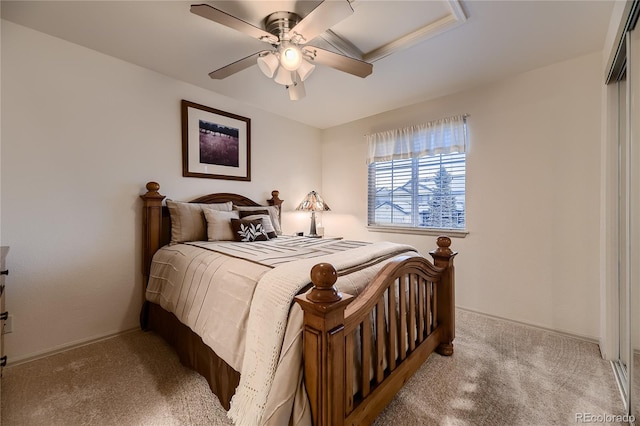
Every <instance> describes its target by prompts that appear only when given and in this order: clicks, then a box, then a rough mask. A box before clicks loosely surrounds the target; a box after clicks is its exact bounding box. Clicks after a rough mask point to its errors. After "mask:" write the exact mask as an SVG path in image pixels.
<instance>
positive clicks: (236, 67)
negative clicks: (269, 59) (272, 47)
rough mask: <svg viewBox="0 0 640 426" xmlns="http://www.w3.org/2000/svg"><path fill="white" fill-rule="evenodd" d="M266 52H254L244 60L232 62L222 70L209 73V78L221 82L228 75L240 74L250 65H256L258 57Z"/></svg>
mask: <svg viewBox="0 0 640 426" xmlns="http://www.w3.org/2000/svg"><path fill="white" fill-rule="evenodd" d="M266 52H268V51H267V50H262V51H260V52H256V53H254V54H253V55H249V56H247V57H246V58H242V59H240V60H238V61H235V62H232V63H230V64H229V65H226V66H224V67H222V68H218V69H217V70H215V71H211V72H210V73H209V77H211V78H213V79H215V80H222V79H223V78H227V77H229V76H230V75H233V74H235V73H237V72H240V71H242V70H244V69H247V68H249V67H250V66H252V65H256V64H257V60H258V56H260V55H261V54H263V53H266Z"/></svg>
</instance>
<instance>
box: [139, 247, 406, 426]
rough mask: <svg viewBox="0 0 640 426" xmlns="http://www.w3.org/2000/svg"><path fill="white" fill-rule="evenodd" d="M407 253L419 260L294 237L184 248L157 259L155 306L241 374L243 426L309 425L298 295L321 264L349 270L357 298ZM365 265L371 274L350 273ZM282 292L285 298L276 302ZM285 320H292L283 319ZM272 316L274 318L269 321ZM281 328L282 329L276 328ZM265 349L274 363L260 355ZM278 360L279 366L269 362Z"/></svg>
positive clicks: (345, 280)
mask: <svg viewBox="0 0 640 426" xmlns="http://www.w3.org/2000/svg"><path fill="white" fill-rule="evenodd" d="M343 250H346V251H343ZM242 252H244V253H245V254H242ZM407 252H409V253H411V254H414V255H415V254H416V253H415V252H414V251H413V249H412V248H411V247H409V246H404V245H397V244H390V243H378V244H371V245H369V244H364V243H357V242H349V241H331V240H311V239H307V238H292V237H288V238H287V237H278V238H277V239H274V240H270V241H269V242H260V243H258V242H256V243H227V242H225V243H196V244H193V243H189V244H177V245H173V246H167V247H164V248H163V249H161V250H160V251H158V253H156V255H155V256H154V260H153V264H152V269H151V277H150V279H149V285H148V288H147V299H148V300H149V301H151V302H153V303H157V304H159V305H160V306H162V307H163V308H164V309H165V310H167V311H170V312H173V313H174V314H175V315H176V317H177V318H178V319H179V320H180V321H181V322H183V323H184V324H186V325H187V326H189V327H190V328H191V329H192V330H193V331H194V332H195V333H197V334H198V335H199V336H200V337H201V338H202V340H203V341H204V342H205V343H206V344H207V345H208V346H209V347H211V348H212V349H213V350H214V351H215V352H216V354H218V356H220V357H221V358H222V359H224V360H225V361H226V362H227V363H228V364H229V365H230V366H231V367H233V368H234V369H235V370H236V371H239V372H240V373H241V382H240V385H239V387H238V390H237V391H236V392H237V393H236V395H235V396H234V399H233V400H232V406H231V410H230V416H231V417H232V418H233V419H234V421H236V423H238V424H243V425H245V424H277V425H280V424H287V423H289V422H291V423H293V424H309V423H310V412H309V408H308V405H307V400H306V394H305V391H304V387H303V386H302V363H301V359H302V342H301V337H302V334H301V325H302V312H301V310H300V308H299V307H298V306H297V305H293V306H292V305H291V299H292V297H293V295H295V293H297V291H298V290H299V289H301V288H303V287H304V286H305V285H306V284H308V283H309V271H310V269H311V267H312V266H313V265H314V264H316V263H320V262H330V263H332V264H334V266H336V268H337V269H338V270H339V271H341V270H344V271H345V272H344V274H343V275H341V276H340V278H339V280H338V282H337V286H338V288H339V289H340V291H343V292H346V293H349V294H353V295H357V294H358V293H359V292H361V291H362V288H363V287H364V286H365V285H366V283H367V282H369V281H370V280H371V279H372V278H373V277H374V276H375V274H376V273H377V272H378V271H379V270H380V269H381V268H382V267H383V266H384V262H382V261H380V262H377V261H376V259H380V260H382V259H388V258H389V257H393V256H396V255H400V254H407ZM223 253H226V254H223ZM247 259H250V260H249V261H248V260H247ZM285 261H286V263H285ZM361 263H366V264H368V266H367V267H366V268H355V269H354V270H353V271H349V269H350V268H352V267H354V266H356V264H361ZM280 264H282V265H283V266H281V267H277V265H280ZM263 278H264V279H263ZM280 283H283V284H282V285H281V284H280ZM267 287H268V288H267ZM274 287H278V288H277V293H278V294H279V295H280V296H277V297H273V296H269V292H270V291H271V290H272V289H273V288H274ZM267 290H268V291H267ZM284 294H286V295H285V296H283V295H284ZM265 295H266V296H265ZM254 296H257V297H254ZM281 296H283V297H281ZM270 304H271V305H270ZM276 305H278V306H276ZM290 307H291V309H290ZM256 312H258V313H256ZM277 312H281V313H282V312H284V315H283V316H282V315H280V316H279V317H278V318H276V316H275V315H276V313H277ZM287 312H288V313H289V315H287ZM265 313H272V315H273V317H272V318H264V316H265ZM268 321H274V322H273V323H269V322H268ZM276 323H280V324H281V326H280V327H275V324H276ZM270 324H274V326H273V327H272V326H271V325H270ZM278 330H282V332H279V331H278ZM259 336H266V337H265V338H260V339H257V337H259ZM247 338H249V343H247ZM265 348H267V349H266V355H264V356H263V355H260V353H262V352H264V351H265ZM258 351H260V352H258ZM247 354H249V355H247ZM274 354H275V355H274ZM273 356H275V359H276V360H277V362H276V363H275V366H272V365H271V364H272V363H270V362H269V361H268V360H269V359H271V358H272V357H273ZM245 357H246V358H245ZM271 367H274V368H271ZM247 389H249V390H250V392H247Z"/></svg>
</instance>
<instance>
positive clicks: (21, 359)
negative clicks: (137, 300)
mask: <svg viewBox="0 0 640 426" xmlns="http://www.w3.org/2000/svg"><path fill="white" fill-rule="evenodd" d="M139 330H140V327H134V328H130V329H128V330H123V331H117V332H113V333H108V334H105V335H103V336H98V337H91V338H88V339H81V340H76V341H75V342H71V343H67V344H64V345H60V346H54V347H53V348H50V349H47V350H45V351H41V352H33V353H30V354H27V355H23V356H18V357H10V358H8V359H7V367H11V366H14V365H19V364H24V363H26V362H31V361H35V360H37V359H42V358H46V357H48V356H51V355H55V354H59V353H62V352H66V351H70V350H72V349H76V348H80V347H82V346H87V345H90V344H92V343H97V342H101V341H103V340H108V339H112V338H114V337H116V336H122V335H124V334H128V333H133V332H134V331H139Z"/></svg>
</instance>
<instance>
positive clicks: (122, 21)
mask: <svg viewBox="0 0 640 426" xmlns="http://www.w3.org/2000/svg"><path fill="white" fill-rule="evenodd" d="M330 1H334V0H330ZM340 1H342V0H340ZM345 1H346V0H345ZM199 3H203V1H198V0H195V1H191V2H189V1H186V2H185V1H48V0H47V1H25V0H22V1H5V0H3V1H2V2H1V3H0V4H1V7H2V18H3V19H7V20H9V21H12V22H15V23H17V24H20V25H24V26H27V27H31V28H33V29H36V30H38V31H42V32H44V33H48V34H51V35H53V36H56V37H60V38H62V39H65V40H68V41H70V42H73V43H77V44H79V45H83V46H86V47H88V48H91V49H94V50H97V51H99V52H103V53H105V54H108V55H111V56H114V57H117V58H120V59H123V60H125V61H128V62H131V63H134V64H137V65H140V66H142V67H145V68H149V69H152V70H155V71H157V72H159V73H162V74H165V75H167V76H170V77H173V78H176V79H179V80H182V81H185V82H188V83H192V84H194V85H197V86H200V87H203V88H206V89H210V90H212V91H215V92H218V93H221V94H224V95H226V96H229V97H232V98H235V99H237V100H239V101H242V102H245V103H248V104H251V105H254V106H256V107H259V108H262V109H265V110H269V111H272V112H274V113H276V114H280V115H284V116H287V117H289V118H292V119H294V120H297V121H300V122H302V123H306V124H309V125H311V126H315V127H318V128H328V127H332V126H336V125H339V124H343V123H347V122H350V121H353V120H356V119H359V118H363V117H367V116H371V115H374V114H377V113H380V112H384V111H388V110H392V109H396V108H399V107H402V106H406V105H410V104H414V103H417V102H421V101H424V100H427V99H432V98H435V97H438V96H442V95H445V94H448V93H453V92H457V91H460V90H464V89H468V88H471V87H473V86H476V85H480V84H484V83H487V82H490V81H494V80H498V79H501V78H504V77H507V76H509V75H513V74H516V73H520V72H524V71H527V70H531V69H534V68H537V67H540V66H544V65H548V64H552V63H555V62H559V61H562V60H564V59H568V58H572V57H576V56H579V55H582V54H586V53H589V52H593V51H597V50H600V49H602V47H603V45H604V40H605V36H606V32H607V27H608V23H609V17H610V14H611V11H612V8H613V1H611V0H606V1H594V0H585V1H580V0H572V1H559V0H556V1H553V0H551V1H520V0H513V1H478V0H473V1H468V0H466V1H465V0H462V1H460V2H458V0H428V1H417V0H413V1H391V0H354V1H352V7H353V9H354V13H353V14H352V15H351V16H349V17H348V18H346V19H345V20H343V21H341V22H340V23H338V24H337V25H335V26H334V27H333V28H332V31H333V32H334V33H335V34H337V35H338V36H340V37H341V38H342V39H346V40H347V41H348V42H350V43H351V44H352V45H353V46H355V48H356V50H359V51H360V52H362V53H363V55H364V59H365V60H369V61H372V63H373V73H372V74H371V75H370V76H368V77H367V78H365V79H361V78H359V77H355V76H352V75H350V74H346V73H343V72H340V71H337V70H334V69H331V68H328V67H324V66H321V65H318V66H317V67H316V70H315V71H314V72H313V74H312V75H311V76H310V77H309V78H308V79H307V80H306V81H305V86H306V92H307V96H306V98H304V99H302V100H299V101H290V100H289V98H288V95H287V93H286V91H285V89H284V88H283V86H280V85H278V84H276V83H274V82H272V81H269V80H268V79H267V77H265V76H264V75H263V74H262V73H261V72H260V70H259V69H258V67H257V66H252V67H249V68H247V69H246V70H244V71H241V72H239V73H237V74H234V75H232V76H230V77H228V78H226V79H224V80H211V79H210V78H209V76H208V73H209V72H210V71H213V70H215V69H217V68H220V67H222V66H225V65H227V64H228V63H231V62H234V61H236V60H238V59H241V58H243V57H245V56H248V55H250V54H252V53H255V52H257V51H259V50H262V49H263V48H264V47H265V44H264V43H263V42H260V41H258V40H255V39H252V38H250V37H249V36H247V35H245V34H242V33H239V32H237V31H235V30H232V29H229V28H226V27H223V26H222V25H219V24H217V23H214V22H212V21H209V20H207V19H204V18H202V17H200V16H197V15H194V14H192V13H190V11H189V6H190V5H191V4H199ZM206 3H208V4H210V5H212V6H214V7H217V8H218V9H221V10H224V11H225V12H227V13H230V14H232V15H235V16H237V17H239V18H241V19H243V20H245V21H247V22H249V23H251V24H253V25H255V26H261V25H262V24H261V22H262V20H263V19H264V17H266V16H267V15H268V14H269V13H271V12H274V11H279V10H287V11H292V12H296V13H298V14H299V15H301V16H304V15H306V14H307V13H309V12H310V11H311V10H313V9H314V7H315V6H316V5H317V4H318V3H320V2H319V1H301V0H299V1H293V0H288V1H210V2H206ZM403 36H404V37H405V38H408V39H409V40H410V42H409V43H404V44H403V43H399V42H397V41H396V42H394V41H395V40H397V39H398V38H401V37H403ZM320 42H322V44H318V45H319V46H321V47H327V46H328V45H326V43H324V42H323V41H322V40H320ZM389 43H391V45H389ZM384 46H387V47H390V48H391V50H389V51H387V50H386V49H385V48H384ZM398 46H399V47H398ZM381 47H382V49H381V50H376V49H378V48H381ZM352 54H357V52H352ZM210 106H212V107H214V108H215V107H220V106H218V105H210Z"/></svg>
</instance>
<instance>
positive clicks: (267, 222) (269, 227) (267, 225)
mask: <svg viewBox="0 0 640 426" xmlns="http://www.w3.org/2000/svg"><path fill="white" fill-rule="evenodd" d="M248 213H256V214H248ZM240 219H247V220H256V219H258V220H260V221H262V227H263V228H264V230H265V232H266V233H267V236H269V239H271V238H276V237H277V236H278V234H276V230H275V228H274V227H273V223H271V218H270V217H269V212H268V211H266V210H265V211H264V213H260V214H258V211H255V212H240Z"/></svg>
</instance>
